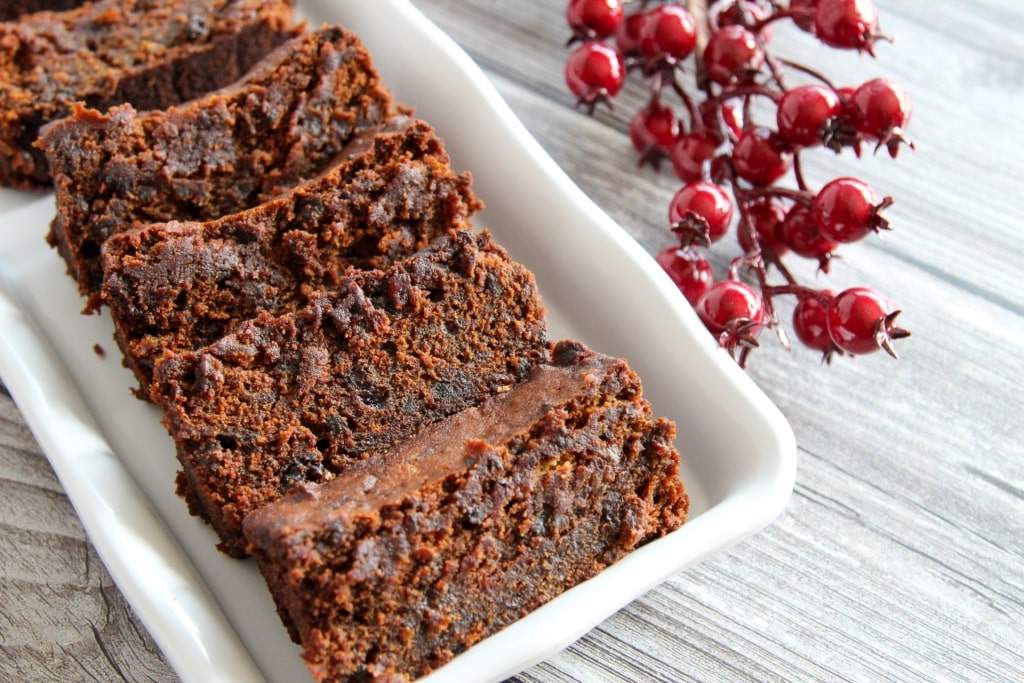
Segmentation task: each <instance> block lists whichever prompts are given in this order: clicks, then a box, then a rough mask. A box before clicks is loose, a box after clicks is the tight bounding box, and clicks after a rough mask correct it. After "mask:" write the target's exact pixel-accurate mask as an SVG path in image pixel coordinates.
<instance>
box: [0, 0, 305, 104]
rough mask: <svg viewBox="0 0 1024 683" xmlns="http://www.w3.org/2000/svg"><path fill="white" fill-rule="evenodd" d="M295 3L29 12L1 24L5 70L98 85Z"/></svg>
mask: <svg viewBox="0 0 1024 683" xmlns="http://www.w3.org/2000/svg"><path fill="white" fill-rule="evenodd" d="M264 5H266V7H264ZM291 5H292V2H291V1H290V0H276V1H275V2H270V3H264V2H262V0H242V1H237V0H236V1H232V0H183V1H180V2H167V1H166V0H164V1H160V0H116V1H115V0H103V1H101V2H92V3H86V4H83V5H82V6H81V7H79V8H77V9H74V10H68V11H65V12H41V13H38V14H29V15H26V16H25V17H23V19H22V20H21V21H17V22H10V23H7V24H5V25H4V26H2V27H0V35H3V34H5V33H6V34H8V35H9V36H10V37H11V38H13V39H14V40H10V39H9V40H8V41H7V42H6V44H5V43H4V41H0V46H4V45H6V46H7V49H3V50H0V67H4V68H12V67H15V66H18V67H19V68H17V69H16V71H17V72H20V73H22V74H24V76H23V78H24V80H23V84H25V85H26V86H28V85H29V84H33V83H37V82H39V81H40V76H41V74H45V73H51V74H52V73H57V72H59V71H63V70H70V71H71V73H87V72H89V71H90V70H93V71H95V72H96V73H97V75H96V82H97V85H98V84H100V83H102V80H100V79H101V78H102V73H105V72H107V71H109V70H110V69H121V70H130V69H135V68H138V67H139V66H140V65H141V64H147V63H153V62H154V61H158V60H160V59H162V58H163V57H164V56H165V55H166V54H167V53H169V52H170V51H173V50H176V49H182V48H185V49H196V48H198V47H199V46H202V45H204V44H206V43H209V42H210V41H212V40H214V39H215V38H216V37H217V36H220V35H224V34H233V33H237V32H238V31H239V30H240V28H241V27H243V26H245V25H246V24H247V23H248V22H251V21H252V20H253V19H254V18H256V17H258V16H261V15H267V14H270V13H272V12H275V11H278V9H277V8H286V9H290V7H291ZM14 48H16V49H14ZM19 60H20V61H19Z"/></svg>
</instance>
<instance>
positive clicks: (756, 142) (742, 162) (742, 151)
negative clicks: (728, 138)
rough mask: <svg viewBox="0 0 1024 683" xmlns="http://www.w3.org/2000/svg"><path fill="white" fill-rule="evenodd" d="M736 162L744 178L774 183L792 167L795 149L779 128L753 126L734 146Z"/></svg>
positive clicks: (736, 166) (756, 181)
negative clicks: (783, 137)
mask: <svg viewBox="0 0 1024 683" xmlns="http://www.w3.org/2000/svg"><path fill="white" fill-rule="evenodd" d="M732 164H733V167H734V168H735V169H736V173H737V174H738V175H739V176H740V177H741V178H743V179H744V180H748V181H750V182H751V183H754V184H755V185H770V184H771V183H774V182H775V181H776V180H778V179H779V178H781V177H782V176H783V175H785V173H786V172H787V171H789V169H790V168H792V166H793V150H792V148H790V146H789V145H788V144H787V143H786V141H785V140H783V139H782V137H780V136H779V134H778V133H776V132H775V131H773V130H771V129H770V128H765V127H763V126H753V127H750V128H747V129H746V130H745V131H743V134H742V135H740V138H739V140H737V141H736V144H735V145H734V146H733V149H732Z"/></svg>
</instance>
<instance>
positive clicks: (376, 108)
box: [40, 27, 394, 308]
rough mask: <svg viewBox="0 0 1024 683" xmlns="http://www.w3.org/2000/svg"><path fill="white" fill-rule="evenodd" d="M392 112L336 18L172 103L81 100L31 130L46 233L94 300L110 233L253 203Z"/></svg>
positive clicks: (316, 169) (316, 166)
mask: <svg viewBox="0 0 1024 683" xmlns="http://www.w3.org/2000/svg"><path fill="white" fill-rule="evenodd" d="M393 113H394V103H393V99H392V96H391V93H390V91H388V90H387V89H386V88H385V87H384V86H383V84H382V83H381V82H380V78H379V76H378V74H377V72H376V70H375V69H374V66H373V63H372V61H371V59H370V55H369V54H368V53H367V51H366V49H365V47H364V46H363V45H362V43H361V42H360V41H359V39H358V38H357V37H356V36H354V35H353V34H351V33H350V32H348V31H346V30H344V29H342V28H339V27H324V28H323V29H321V30H319V31H316V32H313V33H309V34H306V35H303V36H302V37H299V38H295V39H294V40H292V41H290V42H288V43H286V44H285V45H283V46H281V47H280V48H279V49H278V50H276V51H275V52H274V53H272V54H271V55H269V56H267V58H266V59H264V60H263V61H261V62H260V63H259V64H258V65H257V66H256V67H254V68H253V69H252V70H251V71H250V72H249V73H248V74H247V75H246V76H245V78H244V79H242V80H241V81H239V82H237V83H234V84H232V85H231V86H229V87H227V88H224V89H222V90H219V91H216V92H214V93H210V94H209V95H207V96H204V97H202V98H200V99H197V100H193V101H191V102H188V103H186V104H183V105H181V106H177V107H172V108H170V109H167V110H162V111H149V112H136V111H135V110H134V109H133V108H131V107H128V106H124V107H119V108H115V109H113V110H111V111H110V112H108V113H106V114H100V113H98V112H95V111H91V110H83V109H78V110H76V112H75V114H74V116H72V117H71V118H68V119H64V120H62V121H59V122H57V123H54V124H51V125H50V126H48V127H47V128H46V130H45V131H44V133H43V136H42V138H41V139H40V144H41V145H42V147H43V148H44V149H45V150H46V154H47V158H48V159H49V160H50V165H51V168H52V170H53V176H54V182H55V188H56V203H57V217H56V219H55V220H54V222H53V224H52V226H51V233H50V236H49V239H50V242H51V244H53V245H54V246H56V248H57V250H58V251H59V252H60V254H61V255H62V256H63V257H64V259H65V261H67V263H68V271H69V272H70V273H71V275H72V277H74V278H75V279H76V280H77V281H78V287H79V290H80V291H81V293H82V294H83V295H85V296H87V297H89V298H90V299H89V304H88V308H94V307H96V306H98V305H99V303H100V302H99V291H100V287H101V285H102V278H103V268H102V263H101V258H100V248H101V246H102V244H103V242H104V241H105V240H106V239H107V238H108V237H110V236H111V235H113V234H116V233H118V232H122V231H124V230H128V229H130V228H133V227H137V226H139V225H145V224H147V223H157V222H166V221H171V220H200V221H202V220H211V219H215V218H220V217H222V216H225V215H227V214H231V213H236V212H238V211H242V210H244V209H249V208H252V207H254V206H257V205H258V204H260V203H262V202H264V201H267V200H268V199H271V198H272V197H274V196H275V195H277V194H279V193H280V192H282V191H284V190H286V189H288V188H290V187H293V186H295V185H297V184H299V183H301V182H304V181H307V180H309V179H310V178H312V177H314V176H316V175H318V174H320V173H321V172H323V171H324V170H325V169H326V168H327V167H328V166H329V165H330V164H331V163H333V162H334V160H335V158H336V157H337V156H338V154H339V153H340V152H341V150H342V149H343V148H344V147H345V145H346V144H348V142H349V141H350V140H351V138H352V137H353V136H354V135H356V134H358V133H359V132H360V131H362V130H365V129H366V128H369V127H372V126H375V125H377V124H379V123H381V122H382V121H384V120H385V119H387V118H388V117H389V116H391V115H393Z"/></svg>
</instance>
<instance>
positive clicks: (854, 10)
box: [814, 0, 878, 53]
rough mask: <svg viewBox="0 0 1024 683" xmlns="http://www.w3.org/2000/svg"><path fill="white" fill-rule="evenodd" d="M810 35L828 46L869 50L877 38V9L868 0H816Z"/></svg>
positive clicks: (870, 0)
mask: <svg viewBox="0 0 1024 683" xmlns="http://www.w3.org/2000/svg"><path fill="white" fill-rule="evenodd" d="M814 35H816V36H817V37H818V39H819V40H820V41H821V42H823V43H825V44H826V45H828V46H829V47H836V48H840V49H849V50H862V51H864V52H869V53H871V52H872V51H873V49H874V47H873V46H874V42H875V40H876V39H877V38H878V9H877V8H876V7H875V3H874V2H872V0H818V7H817V10H816V11H815V15H814Z"/></svg>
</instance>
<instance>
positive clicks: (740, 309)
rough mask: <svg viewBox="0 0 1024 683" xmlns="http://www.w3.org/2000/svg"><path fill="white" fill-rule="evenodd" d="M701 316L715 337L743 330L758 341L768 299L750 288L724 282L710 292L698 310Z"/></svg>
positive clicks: (743, 284)
mask: <svg viewBox="0 0 1024 683" xmlns="http://www.w3.org/2000/svg"><path fill="white" fill-rule="evenodd" d="M695 308H696V310H697V315H698V316H700V319H701V320H702V321H704V326H705V327H707V328H708V331H709V332H711V333H712V334H715V335H718V334H721V333H723V332H726V331H728V330H730V328H733V329H734V328H737V327H740V326H743V327H744V328H745V329H744V332H745V333H746V334H747V335H749V336H751V337H754V336H756V335H757V333H758V332H760V331H761V328H762V327H764V320H765V310H764V299H762V298H761V295H760V294H758V293H757V292H756V291H755V290H754V288H753V287H751V286H750V285H748V284H746V283H744V282H739V281H738V280H721V281H719V282H716V283H714V284H713V285H711V286H710V287H709V288H708V291H707V292H705V293H704V296H702V297H701V298H700V299H699V300H698V301H697V305H696V306H695Z"/></svg>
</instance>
